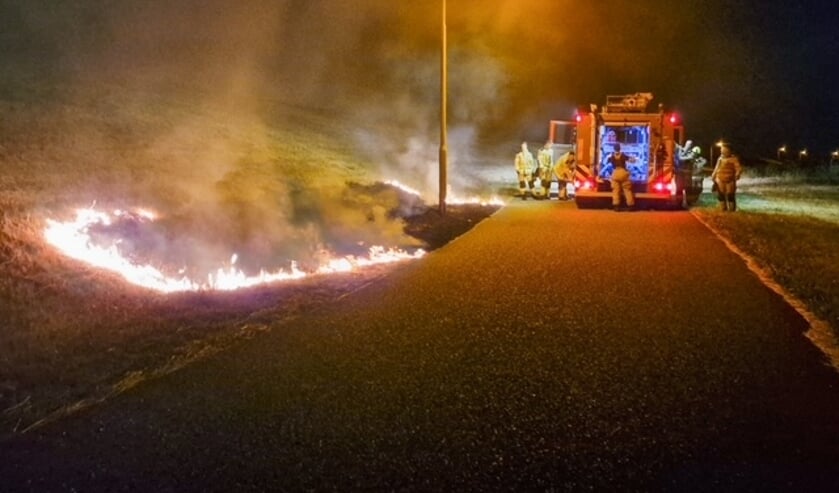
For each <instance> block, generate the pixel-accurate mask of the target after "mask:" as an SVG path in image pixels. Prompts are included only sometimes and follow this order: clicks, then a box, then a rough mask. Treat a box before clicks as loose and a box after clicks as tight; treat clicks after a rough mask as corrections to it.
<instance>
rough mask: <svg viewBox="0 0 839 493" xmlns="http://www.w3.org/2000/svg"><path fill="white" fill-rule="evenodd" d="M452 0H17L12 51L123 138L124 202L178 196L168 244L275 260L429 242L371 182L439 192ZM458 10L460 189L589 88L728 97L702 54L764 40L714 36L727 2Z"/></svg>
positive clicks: (466, 2) (7, 55)
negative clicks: (712, 89) (706, 74)
mask: <svg viewBox="0 0 839 493" xmlns="http://www.w3.org/2000/svg"><path fill="white" fill-rule="evenodd" d="M440 5H441V3H440V2H439V1H437V0H424V1H418V2H392V1H390V0H365V1H353V2H348V1H344V0H272V1H269V0H252V1H248V2H230V1H227V0H181V1H177V2H172V1H168V0H166V1H164V0H150V1H146V2H114V1H105V0H87V1H84V0H80V1H77V2H51V1H48V0H26V1H24V0H0V13H2V14H3V15H2V16H0V18H2V19H3V20H2V21H0V22H2V26H0V27H2V28H3V30H2V36H0V49H2V51H3V55H4V62H3V63H4V67H9V66H12V65H10V64H14V63H18V65H19V66H23V65H27V64H28V65H27V66H28V67H30V68H31V66H32V64H33V63H34V62H32V60H40V62H39V63H40V64H41V65H39V66H38V67H37V68H36V69H32V70H38V71H44V70H47V71H50V72H51V77H49V78H48V79H49V80H52V81H56V82H55V83H56V85H57V86H60V87H62V90H63V92H62V94H72V98H73V99H74V100H73V101H70V103H71V104H72V105H74V106H75V107H91V106H93V107H95V108H96V109H95V110H92V111H96V112H99V113H101V114H99V115H98V116H99V117H101V121H99V122H94V123H90V122H86V121H83V122H82V123H81V124H80V125H76V124H75V123H76V122H74V124H73V125H67V127H68V128H69V131H70V132H76V133H78V134H85V135H84V137H85V139H81V140H83V141H89V140H91V141H94V142H96V143H97V147H101V148H105V149H110V151H109V152H110V154H108V153H107V152H100V153H99V154H98V155H97V157H96V158H97V159H100V160H102V161H103V162H108V166H111V167H113V168H114V169H116V168H120V169H121V170H125V169H128V168H129V167H130V171H125V172H124V173H122V174H120V173H115V176H123V177H125V176H127V177H128V179H126V180H125V183H122V184H120V185H119V186H115V185H112V186H111V187H109V189H110V191H109V192H108V195H109V196H110V197H111V198H112V200H114V201H117V200H118V199H119V197H120V196H121V197H124V198H126V199H128V198H131V199H134V200H137V201H142V202H148V205H150V206H152V207H158V208H159V209H160V210H161V212H163V213H164V218H163V219H161V221H159V222H158V223H156V226H155V227H156V228H163V229H161V230H160V231H159V232H158V233H159V235H158V236H159V238H158V239H156V240H155V241H154V242H153V243H154V244H155V245H157V246H155V247H154V248H152V249H157V250H159V251H160V253H161V254H164V253H165V252H169V255H170V256H171V257H172V258H171V261H172V262H173V263H181V262H182V263H184V264H189V265H194V264H204V263H206V264H215V263H217V262H218V259H220V258H221V259H227V258H229V255H230V253H231V252H232V251H235V252H237V253H240V258H241V259H242V261H243V262H248V261H250V260H248V259H255V260H253V262H254V265H256V264H273V263H275V262H284V261H287V260H288V259H297V260H306V259H309V260H312V259H315V258H317V256H318V255H319V254H320V253H319V252H322V251H323V250H324V249H327V250H330V249H331V250H336V251H338V253H343V252H348V251H352V252H354V251H356V250H358V249H359V248H362V247H363V246H364V245H367V244H369V243H371V242H373V241H374V240H375V241H381V242H383V243H386V244H393V245H410V244H412V243H413V240H412V239H411V238H408V237H406V236H405V235H404V233H402V228H401V221H400V219H399V216H400V214H402V215H404V214H405V213H406V211H410V210H411V209H412V208H413V207H415V204H414V203H412V202H410V201H408V202H406V199H405V197H404V196H400V195H399V194H397V193H396V192H394V191H393V190H389V189H387V188H376V187H371V186H370V184H371V183H373V182H375V181H377V180H392V179H395V180H399V181H400V182H402V183H405V184H407V185H409V186H411V187H413V188H416V189H418V190H420V191H421V193H422V196H423V197H424V198H425V199H426V200H428V201H432V200H433V197H434V196H435V195H436V193H435V192H436V191H437V187H438V154H439V146H440V94H441V87H440V46H441V28H442V26H441V22H440V21H441V18H440V14H441V12H440ZM448 7H449V10H448V14H449V15H448V23H447V28H448V29H447V32H448V46H449V50H448V54H449V64H448V67H449V86H448V101H449V105H448V111H447V115H448V139H449V141H448V160H449V183H450V185H451V187H452V191H453V192H455V193H460V192H463V193H479V192H482V191H483V192H486V191H487V190H486V188H487V183H486V177H485V176H486V173H485V170H486V168H488V167H493V166H495V165H496V164H497V163H499V162H503V163H507V162H509V160H510V159H511V157H512V155H513V154H514V153H515V151H516V149H517V147H518V145H519V143H520V142H521V141H522V140H526V141H530V142H541V141H544V139H545V138H546V136H547V122H548V121H549V120H550V119H557V118H559V119H564V118H566V117H568V116H570V114H571V111H572V109H573V107H574V106H576V105H579V104H587V103H591V102H594V103H599V102H602V99H603V98H604V97H605V95H607V94H613V93H617V94H620V93H626V92H635V91H639V90H643V91H652V92H654V93H656V95H657V96H659V97H660V98H661V97H663V98H664V99H665V101H668V102H670V101H674V100H678V98H686V99H689V98H690V97H691V93H692V94H694V95H697V96H699V95H701V96H702V97H701V98H700V97H697V98H696V100H697V101H701V104H702V105H705V104H706V103H707V101H709V100H710V99H713V98H708V97H705V96H706V94H707V93H706V91H707V90H708V89H706V88H705V86H706V83H705V81H707V80H708V79H707V78H700V77H698V76H697V77H692V76H691V74H696V73H697V72H696V67H697V66H705V65H707V66H713V65H715V64H716V63H717V56H718V53H719V47H720V46H721V45H727V46H728V47H729V48H730V50H729V52H730V53H733V54H735V57H736V58H737V59H740V58H742V57H743V56H745V55H744V54H749V52H748V51H744V50H738V49H737V47H738V45H737V43H736V40H734V39H733V37H732V36H731V35H728V36H724V37H710V36H707V35H706V34H708V33H705V32H704V31H705V30H709V31H710V29H709V27H711V26H710V25H709V24H708V23H710V22H714V19H711V20H707V22H706V21H697V19H706V18H707V17H708V16H698V17H697V16H696V15H695V12H694V9H692V8H691V7H690V6H685V8H682V9H676V8H671V9H669V10H665V9H662V8H661V7H660V2H652V1H641V2H633V3H632V4H627V3H626V2H620V1H618V0H605V1H604V2H597V3H595V4H580V3H579V2H576V3H574V2H570V1H556V2H542V1H539V2H537V1H536V0H500V1H498V2H492V5H491V6H488V5H487V3H486V2H481V1H478V0H461V1H457V2H452V1H450V2H449V6H448ZM704 10H707V11H709V12H711V13H712V14H713V13H714V9H712V8H704ZM714 15H725V14H724V13H723V14H714ZM709 47H710V48H709ZM711 48H713V49H711ZM10 60H11V61H10ZM14 60H17V62H14ZM725 67H730V68H732V70H734V69H736V68H737V60H728V59H727V60H726V61H725ZM10 72H11V71H9V70H5V71H4V75H8V74H9V73H10ZM716 79H720V80H727V79H725V77H724V76H719V75H717V76H715V78H712V79H711V80H712V81H715V80H716ZM673 81H678V84H674V82H673ZM715 84H716V82H715ZM676 85H677V86H678V87H679V89H675V88H674V86H676ZM727 87H733V88H736V89H737V90H738V91H740V92H744V91H747V88H748V87H749V85H748V84H744V83H742V80H741V82H740V83H737V84H731V83H727ZM726 96H727V97H728V98H731V99H734V98H736V97H737V96H738V95H737V94H726ZM63 102H64V103H67V101H63ZM693 110H694V111H695V112H696V113H697V114H702V113H704V114H713V113H712V112H711V110H708V109H705V108H704V107H703V106H701V105H699V104H697V105H696V107H695V108H693ZM691 134H692V135H693V133H692V132H691ZM115 136H118V138H116V137H115ZM715 137H716V136H715ZM126 149H133V150H131V151H128V150H126ZM79 159H81V157H79ZM67 162H68V163H70V162H72V161H71V160H69V159H68V160H67ZM68 166H69V164H68ZM353 183H354V184H355V185H353ZM359 184H360V185H359ZM85 198H88V199H89V198H97V197H85ZM138 205H146V204H145V203H141V204H138ZM394 211H396V212H394ZM144 248H151V247H144ZM242 252H244V253H242ZM262 266H264V265H260V267H262Z"/></svg>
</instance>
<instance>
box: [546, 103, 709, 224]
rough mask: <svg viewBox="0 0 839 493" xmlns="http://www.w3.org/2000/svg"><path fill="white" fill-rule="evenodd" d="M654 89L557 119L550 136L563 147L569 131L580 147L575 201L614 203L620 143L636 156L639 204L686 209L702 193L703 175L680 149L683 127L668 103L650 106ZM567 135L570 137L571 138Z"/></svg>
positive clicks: (632, 169) (632, 168) (633, 169)
mask: <svg viewBox="0 0 839 493" xmlns="http://www.w3.org/2000/svg"><path fill="white" fill-rule="evenodd" d="M652 99H653V95H652V94H651V93H635V94H630V95H621V96H607V98H606V104H605V105H603V106H602V107H598V106H597V105H590V106H589V107H588V108H587V109H580V110H578V111H577V114H576V115H575V118H574V120H573V121H559V120H554V121H552V122H551V125H550V131H549V133H550V140H551V142H553V143H554V147H555V148H557V149H558V150H562V149H565V148H566V147H569V145H568V144H563V143H562V140H563V138H564V137H567V136H568V134H569V130H571V133H572V135H573V137H572V138H571V139H570V140H571V142H572V145H571V146H570V147H572V148H573V149H574V150H575V151H576V158H577V168H576V173H575V180H574V201H575V202H576V204H577V207H579V208H594V207H610V206H611V200H612V192H611V183H610V180H611V177H612V172H613V171H614V170H613V169H612V167H611V164H610V163H609V161H608V158H609V156H610V155H611V153H612V152H613V150H614V147H615V144H620V148H621V151H622V152H623V153H624V154H626V155H627V156H629V157H631V158H632V159H631V162H630V163H628V164H627V171H629V174H630V181H631V182H632V190H633V192H634V194H635V202H636V207H638V208H685V207H689V206H690V205H692V204H694V203H695V202H696V201H697V200H698V198H699V194H700V193H701V192H702V179H703V178H702V175H701V173H698V172H696V170H694V169H693V167H692V166H690V165H685V166H681V163H680V162H679V161H678V158H677V155H678V151H679V150H680V149H681V148H682V146H683V145H684V133H685V132H684V126H683V125H682V123H681V121H680V118H679V116H678V115H677V114H676V113H674V112H668V111H665V109H664V106H663V105H661V104H659V105H658V107H657V108H656V109H655V110H653V111H650V110H649V107H650V104H651V102H652ZM566 140H567V139H566Z"/></svg>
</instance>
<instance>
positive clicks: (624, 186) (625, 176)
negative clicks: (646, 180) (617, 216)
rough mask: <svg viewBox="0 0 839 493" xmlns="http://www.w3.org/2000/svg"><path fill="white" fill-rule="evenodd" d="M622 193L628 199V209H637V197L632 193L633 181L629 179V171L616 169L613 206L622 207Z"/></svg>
mask: <svg viewBox="0 0 839 493" xmlns="http://www.w3.org/2000/svg"><path fill="white" fill-rule="evenodd" d="M621 193H623V196H624V198H625V199H626V206H627V207H635V195H634V194H633V193H632V181H630V179H629V171H627V170H626V169H625V168H615V172H614V173H612V205H613V206H614V207H619V206H620V205H621Z"/></svg>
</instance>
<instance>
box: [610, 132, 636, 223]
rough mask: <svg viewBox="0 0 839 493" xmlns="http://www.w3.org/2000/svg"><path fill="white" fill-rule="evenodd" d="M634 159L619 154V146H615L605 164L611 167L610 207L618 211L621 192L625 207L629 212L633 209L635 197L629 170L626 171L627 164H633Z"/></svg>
mask: <svg viewBox="0 0 839 493" xmlns="http://www.w3.org/2000/svg"><path fill="white" fill-rule="evenodd" d="M634 161H636V159H635V158H634V157H632V156H627V155H626V154H624V153H622V152H621V145H620V144H615V146H614V152H613V153H612V155H611V156H609V159H608V160H607V162H608V163H609V164H611V165H612V169H614V171H613V172H612V207H614V208H615V210H616V211H618V210H620V205H621V192H623V196H624V198H625V199H626V207H627V209H629V210H633V209H634V208H635V195H633V194H632V181H631V180H630V175H629V170H627V169H626V163H627V162H634Z"/></svg>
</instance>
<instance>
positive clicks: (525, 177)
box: [516, 142, 536, 200]
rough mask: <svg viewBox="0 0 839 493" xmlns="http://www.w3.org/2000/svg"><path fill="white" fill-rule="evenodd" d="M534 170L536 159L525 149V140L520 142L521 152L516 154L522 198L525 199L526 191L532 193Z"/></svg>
mask: <svg viewBox="0 0 839 493" xmlns="http://www.w3.org/2000/svg"><path fill="white" fill-rule="evenodd" d="M535 170H536V160H535V159H533V154H531V153H530V151H529V150H528V149H527V142H522V143H521V152H519V153H518V154H516V174H518V178H519V193H520V194H521V198H522V200H527V193H528V191H529V192H530V193H531V194H532V193H533V183H534V179H533V172H534V171H535Z"/></svg>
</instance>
